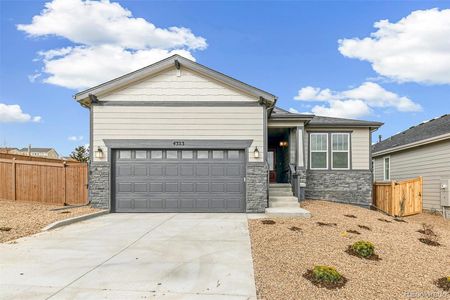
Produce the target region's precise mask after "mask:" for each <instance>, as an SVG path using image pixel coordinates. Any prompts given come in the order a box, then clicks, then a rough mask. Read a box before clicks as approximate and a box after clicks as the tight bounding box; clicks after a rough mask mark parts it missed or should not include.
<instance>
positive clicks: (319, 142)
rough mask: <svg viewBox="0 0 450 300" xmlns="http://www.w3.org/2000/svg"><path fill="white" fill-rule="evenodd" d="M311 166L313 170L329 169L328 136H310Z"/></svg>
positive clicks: (312, 134)
mask: <svg viewBox="0 0 450 300" xmlns="http://www.w3.org/2000/svg"><path fill="white" fill-rule="evenodd" d="M310 149H311V153H310V160H311V161H310V164H311V169H314V170H325V169H328V134H327V133H311V135H310Z"/></svg>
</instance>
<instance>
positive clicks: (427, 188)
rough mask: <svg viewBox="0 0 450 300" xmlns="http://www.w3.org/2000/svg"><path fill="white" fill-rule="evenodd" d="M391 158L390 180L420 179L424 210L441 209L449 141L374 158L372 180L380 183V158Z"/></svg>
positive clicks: (448, 167)
mask: <svg viewBox="0 0 450 300" xmlns="http://www.w3.org/2000/svg"><path fill="white" fill-rule="evenodd" d="M386 156H390V158H391V179H392V180H402V179H408V178H414V177H418V176H422V177H423V208H424V209H428V210H432V209H437V210H440V209H441V206H440V197H441V195H440V180H441V179H450V140H447V141H442V142H437V143H433V144H428V145H424V146H420V147H415V148H411V149H408V150H403V151H399V152H396V153H390V154H387V155H385V156H379V157H376V158H374V160H375V163H374V164H375V168H374V169H375V172H374V177H375V180H377V181H382V180H383V170H384V168H383V157H386Z"/></svg>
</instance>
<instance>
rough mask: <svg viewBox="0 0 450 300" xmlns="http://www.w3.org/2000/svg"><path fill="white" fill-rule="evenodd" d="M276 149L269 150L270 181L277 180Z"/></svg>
mask: <svg viewBox="0 0 450 300" xmlns="http://www.w3.org/2000/svg"><path fill="white" fill-rule="evenodd" d="M275 153H276V152H275V150H269V151H268V152H267V160H268V163H269V182H277V171H276V161H275V160H276V158H275V157H276V155H275Z"/></svg>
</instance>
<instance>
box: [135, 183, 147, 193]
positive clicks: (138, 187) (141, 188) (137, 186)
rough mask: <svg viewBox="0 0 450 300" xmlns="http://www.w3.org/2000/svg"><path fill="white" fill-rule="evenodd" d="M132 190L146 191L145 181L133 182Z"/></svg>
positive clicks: (136, 191)
mask: <svg viewBox="0 0 450 300" xmlns="http://www.w3.org/2000/svg"><path fill="white" fill-rule="evenodd" d="M134 192H135V193H144V192H147V183H135V184H134Z"/></svg>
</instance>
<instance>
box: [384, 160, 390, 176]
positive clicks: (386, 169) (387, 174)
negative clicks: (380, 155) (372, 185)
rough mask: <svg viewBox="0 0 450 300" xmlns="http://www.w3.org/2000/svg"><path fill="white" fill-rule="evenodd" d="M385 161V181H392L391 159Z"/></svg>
mask: <svg viewBox="0 0 450 300" xmlns="http://www.w3.org/2000/svg"><path fill="white" fill-rule="evenodd" d="M383 161H384V180H391V158H390V157H389V156H388V157H385V158H384V159H383Z"/></svg>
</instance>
